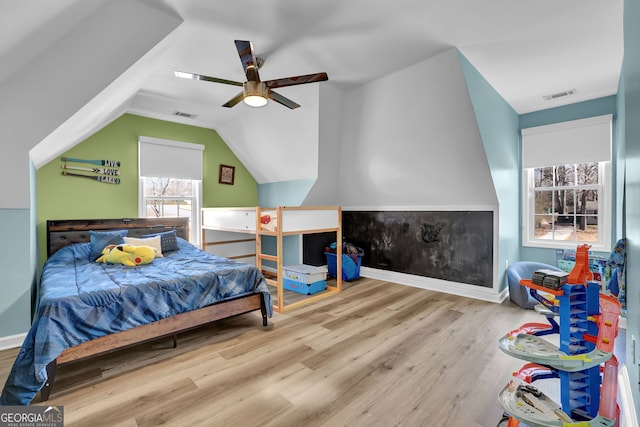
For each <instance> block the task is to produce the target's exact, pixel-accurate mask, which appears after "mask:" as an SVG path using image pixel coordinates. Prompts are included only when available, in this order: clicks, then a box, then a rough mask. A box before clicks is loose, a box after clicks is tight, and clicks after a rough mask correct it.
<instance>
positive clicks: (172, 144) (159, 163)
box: [138, 136, 204, 181]
mask: <svg viewBox="0 0 640 427" xmlns="http://www.w3.org/2000/svg"><path fill="white" fill-rule="evenodd" d="M203 151H204V145H202V144H192V143H188V142H178V141H170V140H167V139H159V138H152V137H149V136H140V137H139V138H138V168H139V169H138V173H139V175H140V176H146V177H165V178H177V179H192V180H197V181H202V152H203Z"/></svg>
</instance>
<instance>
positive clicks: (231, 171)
mask: <svg viewBox="0 0 640 427" xmlns="http://www.w3.org/2000/svg"><path fill="white" fill-rule="evenodd" d="M235 174H236V167H235V166H229V165H220V178H218V182H219V183H220V184H229V185H233V179H234V178H235Z"/></svg>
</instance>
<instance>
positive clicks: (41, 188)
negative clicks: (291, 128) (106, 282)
mask: <svg viewBox="0 0 640 427" xmlns="http://www.w3.org/2000/svg"><path fill="white" fill-rule="evenodd" d="M141 135H143V136H150V137H154V138H162V139H169V140H174V141H182V142H190V143H194V144H203V145H204V146H205V150H204V152H203V162H204V165H203V182H202V195H203V201H202V202H203V206H204V207H223V206H256V205H258V185H257V183H256V181H255V179H254V178H253V176H252V175H251V174H250V173H249V171H248V170H247V169H246V168H245V167H244V165H243V164H242V163H240V161H239V160H238V158H237V157H236V156H235V154H233V152H232V151H231V149H230V148H229V147H228V146H227V144H226V143H225V142H224V141H223V140H222V138H221V137H220V136H219V135H218V133H217V132H216V131H215V130H212V129H207V128H202V127H196V126H189V125H184V124H177V123H172V122H167V121H163V120H157V119H150V118H147V117H141V116H136V115H132V114H124V115H123V116H121V117H120V118H118V119H116V120H114V121H113V122H112V123H110V124H109V125H107V126H105V127H104V128H103V129H101V130H100V131H98V132H96V133H95V134H93V135H92V136H90V137H89V138H87V139H86V140H84V141H82V142H81V143H80V144H78V145H76V146H75V147H73V148H72V149H70V150H69V151H67V152H65V153H64V154H62V155H61V156H60V157H73V158H80V159H109V160H118V161H120V164H121V166H120V180H121V182H120V184H118V185H113V184H105V183H100V182H97V181H92V180H89V179H85V178H78V177H71V176H63V175H62V162H61V161H60V158H57V159H56V160H53V161H51V162H49V163H47V164H46V165H44V166H43V167H41V168H40V169H38V171H37V172H36V193H37V200H36V202H37V227H38V240H39V242H40V259H41V260H44V258H45V255H46V234H45V226H46V221H47V220H50V219H82V218H123V217H137V216H138V137H139V136H141ZM176 161H180V160H179V159H176ZM220 164H225V165H231V166H235V179H234V185H227V184H219V183H218V173H219V170H220ZM74 166H83V167H84V166H87V167H91V165H89V164H86V165H83V164H79V163H74ZM71 172H74V173H82V174H86V175H91V174H92V173H91V172H83V171H71Z"/></svg>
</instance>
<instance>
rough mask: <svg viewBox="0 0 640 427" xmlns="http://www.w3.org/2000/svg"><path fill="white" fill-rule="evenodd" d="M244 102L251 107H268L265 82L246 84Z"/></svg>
mask: <svg viewBox="0 0 640 427" xmlns="http://www.w3.org/2000/svg"><path fill="white" fill-rule="evenodd" d="M243 101H244V103H245V104H247V105H248V106H250V107H264V106H265V105H267V86H266V85H265V84H264V83H263V82H254V81H247V82H245V83H244V98H243Z"/></svg>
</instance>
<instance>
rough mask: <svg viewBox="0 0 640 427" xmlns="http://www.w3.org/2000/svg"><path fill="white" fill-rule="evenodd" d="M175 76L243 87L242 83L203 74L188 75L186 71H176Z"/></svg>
mask: <svg viewBox="0 0 640 427" xmlns="http://www.w3.org/2000/svg"><path fill="white" fill-rule="evenodd" d="M173 74H175V76H176V77H180V78H182V79H192V80H204V81H205V82H213V83H224V84H226V85H233V86H242V82H236V81H233V80H225V79H219V78H217V77H209V76H203V75H202V74H194V73H187V72H185V71H174V72H173Z"/></svg>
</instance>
